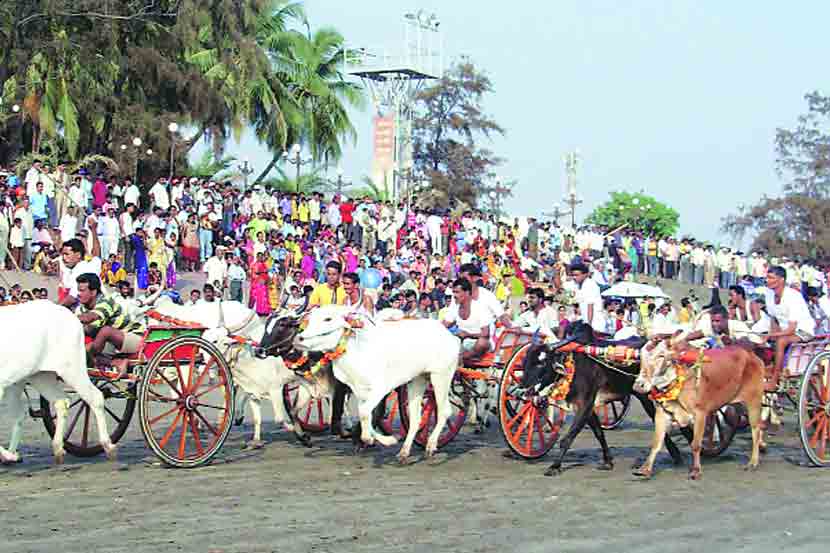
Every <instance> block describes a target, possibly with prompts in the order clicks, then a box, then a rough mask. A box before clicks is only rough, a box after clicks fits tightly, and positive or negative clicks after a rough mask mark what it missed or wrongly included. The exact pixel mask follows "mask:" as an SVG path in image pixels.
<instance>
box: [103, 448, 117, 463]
mask: <svg viewBox="0 0 830 553" xmlns="http://www.w3.org/2000/svg"><path fill="white" fill-rule="evenodd" d="M104 453H105V454H106V456H107V459H109V460H110V461H117V460H118V448H117V447H116V446H115V445H113V444H110V445H109V446H104Z"/></svg>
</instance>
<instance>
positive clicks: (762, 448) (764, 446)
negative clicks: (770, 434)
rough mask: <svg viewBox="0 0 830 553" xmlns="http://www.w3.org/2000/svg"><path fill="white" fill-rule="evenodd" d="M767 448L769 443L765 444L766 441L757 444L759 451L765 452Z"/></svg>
mask: <svg viewBox="0 0 830 553" xmlns="http://www.w3.org/2000/svg"><path fill="white" fill-rule="evenodd" d="M768 449H769V445H767V442H761V443H760V444H759V445H758V451H759V452H761V453H766V452H767V450H768Z"/></svg>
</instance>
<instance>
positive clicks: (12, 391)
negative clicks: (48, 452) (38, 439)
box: [0, 301, 115, 464]
mask: <svg viewBox="0 0 830 553" xmlns="http://www.w3.org/2000/svg"><path fill="white" fill-rule="evenodd" d="M0 328H3V329H6V330H7V331H8V332H9V336H7V337H6V339H4V340H3V343H2V345H0V401H2V399H3V396H4V395H7V396H8V398H9V403H10V406H9V411H10V412H11V414H12V416H13V417H14V425H13V427H12V432H11V438H10V440H9V448H8V449H4V448H3V447H0V461H2V462H3V463H16V462H18V461H19V460H20V455H19V454H18V452H17V448H18V446H19V445H20V434H21V431H22V430H23V420H24V419H25V417H26V406H25V403H24V401H23V392H24V390H23V388H24V386H27V385H29V386H31V387H33V388H34V389H35V390H37V392H38V393H40V395H42V396H43V397H45V398H46V399H47V400H49V401H50V402H51V403H52V404H53V405H54V406H55V413H56V421H55V436H54V438H53V439H52V452H53V453H54V455H55V462H56V463H58V464H60V463H63V460H64V456H65V454H66V452H65V450H64V447H63V439H64V436H63V434H64V430H65V428H66V416H67V413H68V412H69V400H68V399H67V397H66V394H65V393H64V389H63V384H61V382H60V381H59V380H58V378H60V379H61V380H62V381H63V383H64V384H66V385H67V386H69V387H70V388H72V389H73V390H75V392H77V393H78V396H79V397H80V398H81V399H82V400H84V401H85V402H86V403H87V405H89V406H90V408H91V409H92V412H93V414H94V415H95V422H96V427H97V429H98V439H99V440H100V442H101V446H102V447H103V448H104V451H105V452H106V453H107V457H109V458H110V459H114V458H115V446H114V445H113V444H112V442H111V441H110V438H109V432H108V431H107V422H106V419H105V418H104V396H103V394H102V393H101V391H100V390H99V389H98V388H96V387H95V386H94V385H93V384H92V382H91V381H90V380H89V375H88V374H87V367H86V349H85V347H84V329H83V325H81V322H80V321H79V320H78V318H77V317H76V316H75V315H73V314H72V313H71V312H70V311H69V310H68V309H66V308H64V307H61V306H59V305H57V304H54V303H52V302H49V301H34V302H28V303H24V304H20V305H13V306H7V307H2V308H0ZM12 335H14V336H16V338H12Z"/></svg>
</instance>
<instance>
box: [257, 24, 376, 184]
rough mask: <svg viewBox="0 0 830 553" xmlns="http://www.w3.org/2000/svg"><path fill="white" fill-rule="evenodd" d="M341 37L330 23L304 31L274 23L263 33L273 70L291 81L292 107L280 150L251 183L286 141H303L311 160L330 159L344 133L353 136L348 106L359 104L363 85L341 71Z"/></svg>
mask: <svg viewBox="0 0 830 553" xmlns="http://www.w3.org/2000/svg"><path fill="white" fill-rule="evenodd" d="M344 42H345V41H344V39H343V36H342V35H341V34H340V33H338V32H337V31H336V30H334V29H331V28H324V29H320V30H318V31H316V32H315V33H313V34H311V33H310V32H309V34H308V35H303V34H301V33H297V32H291V31H288V32H285V31H283V30H280V29H279V28H277V29H276V31H274V32H272V33H271V34H268V35H267V36H263V38H262V41H261V44H262V45H263V47H264V48H266V50H267V51H268V54H269V58H270V59H271V60H272V62H273V63H274V66H275V69H276V71H277V73H278V74H279V75H281V76H282V77H283V78H284V79H285V80H286V81H287V82H288V83H290V84H289V88H290V90H291V91H292V95H293V98H294V100H295V103H294V104H293V106H296V110H293V109H292V110H290V111H291V113H290V116H291V122H292V123H293V125H291V126H289V133H288V134H289V135H290V140H289V141H287V142H284V143H283V149H282V150H280V149H278V148H273V147H272V150H273V151H274V157H273V158H272V160H271V162H270V163H269V164H268V166H267V167H266V168H265V170H264V171H263V172H262V174H260V176H259V177H258V178H257V180H256V181H255V182H259V181H260V180H262V179H263V178H265V176H266V175H267V174H268V173H269V172H270V171H271V170H272V169H273V167H274V166H275V165H276V164H277V163H278V162H279V160H280V156H281V154H282V151H284V146H285V145H287V144H293V143H304V144H306V145H307V146H308V148H309V150H310V151H311V155H312V157H313V158H314V160H315V161H317V162H329V161H333V160H337V159H339V158H340V157H341V156H342V153H343V152H342V147H341V141H342V140H343V139H344V138H350V139H351V140H352V141H354V140H356V139H357V132H356V131H355V129H354V126H353V125H352V123H351V121H350V119H349V116H348V112H347V108H348V107H356V108H363V106H364V104H365V98H364V96H363V91H362V90H361V88H360V87H358V86H357V85H355V84H353V83H350V82H348V81H346V79H345V76H344V75H343V74H342V72H341V71H340V66H341V64H342V60H343V54H344V51H345V50H344ZM293 106H292V107H293Z"/></svg>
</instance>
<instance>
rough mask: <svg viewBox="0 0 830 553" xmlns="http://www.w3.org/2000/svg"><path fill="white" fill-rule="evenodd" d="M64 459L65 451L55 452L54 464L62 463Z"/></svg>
mask: <svg viewBox="0 0 830 553" xmlns="http://www.w3.org/2000/svg"><path fill="white" fill-rule="evenodd" d="M65 460H66V452H65V451H61V452H60V453H55V464H56V465H62V464H63V462H64V461H65Z"/></svg>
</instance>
